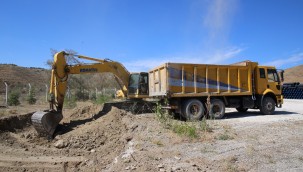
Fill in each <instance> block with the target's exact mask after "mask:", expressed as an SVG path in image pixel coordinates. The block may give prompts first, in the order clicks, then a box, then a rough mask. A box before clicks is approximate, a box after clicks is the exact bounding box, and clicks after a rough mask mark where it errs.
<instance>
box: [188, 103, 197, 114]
mask: <svg viewBox="0 0 303 172" xmlns="http://www.w3.org/2000/svg"><path fill="white" fill-rule="evenodd" d="M189 111H190V113H191V114H192V115H194V116H196V115H198V114H199V111H200V108H199V105H197V104H193V105H192V106H190V108H189Z"/></svg>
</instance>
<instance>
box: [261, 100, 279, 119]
mask: <svg viewBox="0 0 303 172" xmlns="http://www.w3.org/2000/svg"><path fill="white" fill-rule="evenodd" d="M275 105H276V103H275V101H274V99H272V98H271V97H268V96H267V97H264V98H263V101H262V102H261V106H260V111H261V113H262V114H264V115H271V114H273V113H274V111H275Z"/></svg>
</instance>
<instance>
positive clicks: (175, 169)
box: [171, 167, 181, 172]
mask: <svg viewBox="0 0 303 172" xmlns="http://www.w3.org/2000/svg"><path fill="white" fill-rule="evenodd" d="M177 170H181V168H180V167H172V168H171V171H173V172H174V171H177Z"/></svg>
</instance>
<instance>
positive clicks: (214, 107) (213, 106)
mask: <svg viewBox="0 0 303 172" xmlns="http://www.w3.org/2000/svg"><path fill="white" fill-rule="evenodd" d="M224 114H225V104H224V103H223V101H222V100H220V99H213V100H211V101H210V110H209V116H210V117H211V118H215V119H221V118H223V116H224Z"/></svg>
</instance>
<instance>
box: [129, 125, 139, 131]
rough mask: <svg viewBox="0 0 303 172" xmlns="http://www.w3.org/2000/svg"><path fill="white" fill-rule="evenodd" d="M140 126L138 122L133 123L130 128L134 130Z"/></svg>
mask: <svg viewBox="0 0 303 172" xmlns="http://www.w3.org/2000/svg"><path fill="white" fill-rule="evenodd" d="M137 127H138V124H133V125H132V126H131V127H130V128H131V129H132V131H134V130H135V129H136V128H137Z"/></svg>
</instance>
